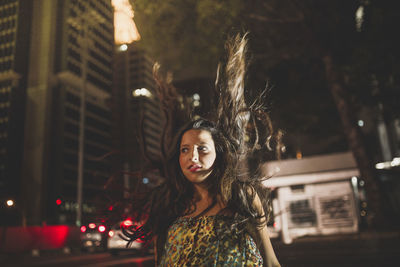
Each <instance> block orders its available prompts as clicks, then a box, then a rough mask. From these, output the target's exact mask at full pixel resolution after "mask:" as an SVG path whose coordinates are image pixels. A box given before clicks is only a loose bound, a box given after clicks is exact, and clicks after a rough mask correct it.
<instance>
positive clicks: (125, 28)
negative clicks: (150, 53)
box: [111, 0, 140, 44]
mask: <svg viewBox="0 0 400 267" xmlns="http://www.w3.org/2000/svg"><path fill="white" fill-rule="evenodd" d="M111 4H112V6H113V7H114V28H115V31H114V38H115V43H116V44H130V43H132V42H134V41H138V40H140V34H139V31H138V29H137V27H136V24H135V22H134V20H133V17H134V12H133V9H132V6H131V4H130V3H129V0H112V1H111Z"/></svg>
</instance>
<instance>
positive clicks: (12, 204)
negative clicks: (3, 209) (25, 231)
mask: <svg viewBox="0 0 400 267" xmlns="http://www.w3.org/2000/svg"><path fill="white" fill-rule="evenodd" d="M6 204H7V206H9V207H11V206H14V201H13V200H12V199H9V200H7V201H6Z"/></svg>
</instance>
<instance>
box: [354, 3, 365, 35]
mask: <svg viewBox="0 0 400 267" xmlns="http://www.w3.org/2000/svg"><path fill="white" fill-rule="evenodd" d="M363 22H364V7H363V6H359V7H358V9H357V11H356V28H357V31H359V32H360V31H361V27H362V24H363Z"/></svg>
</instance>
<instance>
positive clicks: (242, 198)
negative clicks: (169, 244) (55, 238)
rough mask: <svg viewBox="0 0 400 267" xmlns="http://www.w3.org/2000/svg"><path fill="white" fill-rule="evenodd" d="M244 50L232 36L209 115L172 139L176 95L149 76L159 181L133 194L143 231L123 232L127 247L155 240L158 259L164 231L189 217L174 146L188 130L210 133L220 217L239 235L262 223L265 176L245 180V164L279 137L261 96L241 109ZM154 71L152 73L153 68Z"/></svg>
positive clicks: (189, 191) (211, 180)
mask: <svg viewBox="0 0 400 267" xmlns="http://www.w3.org/2000/svg"><path fill="white" fill-rule="evenodd" d="M246 47H247V38H246V35H244V36H242V37H241V36H239V35H238V36H236V37H235V38H232V39H230V40H229V41H228V42H227V50H228V59H227V62H226V64H225V66H219V68H218V72H217V79H216V83H215V85H216V89H217V96H218V106H217V107H216V112H215V113H214V114H215V116H213V117H211V118H209V119H203V118H201V119H196V120H189V122H188V123H186V124H185V125H184V126H183V127H181V128H180V130H179V131H178V133H177V134H175V138H171V133H172V130H171V129H172V128H171V126H170V125H172V124H173V118H174V117H173V114H171V110H169V109H168V108H167V107H168V106H169V107H171V106H172V107H174V105H171V101H173V100H174V94H173V93H174V92H176V91H175V89H174V88H173V87H172V86H171V85H170V84H169V83H167V82H164V81H163V80H162V79H160V78H159V76H158V75H157V72H155V78H156V81H157V83H158V85H159V91H158V92H159V97H160V99H161V103H164V106H163V108H164V112H165V115H166V118H167V124H166V126H165V127H164V128H165V129H166V130H165V131H164V137H163V142H164V144H162V151H161V152H162V158H161V161H162V166H163V175H164V176H165V180H164V181H163V183H162V184H161V185H159V186H157V187H155V188H154V189H152V190H151V191H150V192H148V193H145V194H141V195H136V197H135V200H134V201H133V202H134V203H133V206H134V209H133V210H134V211H135V213H136V214H135V215H136V216H137V218H138V220H141V219H140V218H141V217H143V215H144V214H146V216H145V223H144V225H143V226H141V227H139V228H137V229H125V230H124V234H125V235H126V236H127V237H128V239H129V240H130V242H133V241H134V240H135V239H137V238H142V239H146V240H150V239H151V238H152V237H153V236H157V237H158V242H157V247H158V251H157V252H158V253H157V254H158V255H160V254H161V253H162V252H161V251H162V248H163V245H164V242H165V236H166V233H167V231H168V228H169V226H170V225H171V224H172V223H173V221H174V220H176V219H177V218H178V217H180V216H184V215H185V212H186V213H187V212H188V211H189V213H190V211H193V209H194V208H195V206H194V205H195V203H194V188H193V185H192V184H191V183H190V182H189V181H188V180H187V179H186V178H185V177H184V175H183V174H182V171H181V169H180V165H179V153H180V149H179V147H180V142H181V139H182V136H183V134H184V133H185V132H186V131H188V130H190V129H202V130H206V131H208V132H210V133H211V136H212V138H213V141H214V144H215V149H216V160H215V163H214V165H213V170H212V173H211V174H210V176H209V177H208V178H207V180H206V184H207V185H208V191H209V194H210V195H211V196H212V197H213V198H214V199H216V198H217V197H219V199H220V201H222V202H223V204H224V206H225V207H226V208H225V209H223V210H222V211H221V213H224V212H227V213H228V214H229V215H230V217H231V218H233V221H232V222H233V226H234V227H233V229H235V230H237V231H243V230H244V229H245V227H244V226H245V225H246V224H249V223H250V224H252V225H254V226H255V227H259V226H260V225H264V224H265V223H266V222H267V221H268V216H269V214H270V210H271V208H270V206H271V205H270V198H269V197H268V194H269V190H267V189H266V188H265V187H263V186H262V181H263V179H265V177H262V176H261V175H260V173H257V172H255V173H252V175H250V174H249V171H248V169H247V168H246V164H245V162H246V160H247V158H248V156H249V155H251V154H252V153H253V152H254V151H256V150H258V149H263V148H267V149H270V150H272V146H273V144H274V145H275V149H276V151H278V153H279V152H280V138H281V136H282V134H281V132H279V131H277V132H275V131H274V129H273V128H272V124H271V121H270V119H269V116H268V114H267V112H266V111H265V108H264V107H263V105H262V101H261V99H262V98H263V97H264V96H265V95H264V94H261V95H260V96H259V97H258V98H257V99H256V100H255V101H253V102H252V103H251V104H250V105H246V102H245V99H244V81H245V72H246V68H247V63H246ZM155 69H156V70H158V67H157V66H156V68H155ZM221 70H224V71H221ZM171 144H172V146H171ZM168 147H169V148H168ZM256 194H257V195H258V196H259V197H260V200H261V202H262V205H263V207H264V211H265V214H261V212H260V210H259V209H257V208H256V207H255V206H254V205H253V203H254V199H255V196H256ZM263 218H265V219H263Z"/></svg>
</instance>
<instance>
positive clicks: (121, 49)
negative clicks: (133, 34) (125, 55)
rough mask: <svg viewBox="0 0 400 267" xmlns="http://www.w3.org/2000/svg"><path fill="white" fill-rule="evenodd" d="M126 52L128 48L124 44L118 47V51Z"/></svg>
mask: <svg viewBox="0 0 400 267" xmlns="http://www.w3.org/2000/svg"><path fill="white" fill-rule="evenodd" d="M126 50H128V46H127V45H126V44H123V45H120V46H119V51H126Z"/></svg>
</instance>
